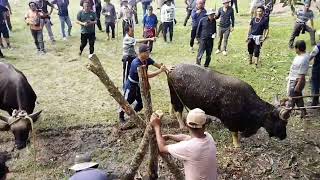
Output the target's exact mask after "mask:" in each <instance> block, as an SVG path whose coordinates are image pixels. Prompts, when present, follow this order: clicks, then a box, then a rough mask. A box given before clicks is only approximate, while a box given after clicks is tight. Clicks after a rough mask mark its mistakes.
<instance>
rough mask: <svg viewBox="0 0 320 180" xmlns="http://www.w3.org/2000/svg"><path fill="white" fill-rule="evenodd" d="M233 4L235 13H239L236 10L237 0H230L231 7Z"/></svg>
mask: <svg viewBox="0 0 320 180" xmlns="http://www.w3.org/2000/svg"><path fill="white" fill-rule="evenodd" d="M233 5H234V9H235V10H236V13H239V11H238V0H231V7H233Z"/></svg>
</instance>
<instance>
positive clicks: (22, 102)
mask: <svg viewBox="0 0 320 180" xmlns="http://www.w3.org/2000/svg"><path fill="white" fill-rule="evenodd" d="M36 99H37V96H36V94H35V92H34V91H33V89H32V87H31V86H30V84H29V83H28V80H27V78H26V77H25V76H24V74H23V73H22V72H21V71H19V70H17V69H16V68H15V67H13V66H12V65H11V64H7V63H1V62H0V109H2V110H5V111H7V112H8V113H9V114H10V115H11V117H5V116H0V131H8V130H11V131H12V132H13V134H14V137H15V144H16V146H17V148H18V149H22V148H24V147H26V143H27V140H28V137H29V132H30V130H32V127H33V126H32V125H33V122H34V121H36V120H37V119H38V117H39V115H40V113H41V111H40V112H37V113H34V114H31V113H32V112H33V110H34V107H35V102H36Z"/></svg>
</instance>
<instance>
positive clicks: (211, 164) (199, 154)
mask: <svg viewBox="0 0 320 180" xmlns="http://www.w3.org/2000/svg"><path fill="white" fill-rule="evenodd" d="M205 135H206V137H205V138H192V139H190V140H187V141H181V142H179V143H176V144H171V145H168V151H169V153H170V154H171V155H172V156H173V157H175V158H178V159H180V160H183V165H184V172H185V179H186V180H200V179H201V180H216V179H217V178H218V177H217V158H216V153H217V148H216V145H215V142H214V140H213V138H212V136H211V135H210V134H209V133H207V132H205Z"/></svg>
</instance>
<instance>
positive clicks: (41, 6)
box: [37, 0, 56, 43]
mask: <svg viewBox="0 0 320 180" xmlns="http://www.w3.org/2000/svg"><path fill="white" fill-rule="evenodd" d="M48 6H50V12H49V11H48ZM37 8H38V10H40V11H41V13H42V16H41V18H42V19H43V23H44V26H45V27H46V29H47V31H48V35H49V38H50V40H51V42H52V43H54V42H55V41H56V40H55V39H54V35H53V32H52V22H51V17H50V15H51V14H52V12H53V8H54V6H53V4H51V3H50V2H49V1H48V0H37Z"/></svg>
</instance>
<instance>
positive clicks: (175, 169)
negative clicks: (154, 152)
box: [160, 154, 184, 180]
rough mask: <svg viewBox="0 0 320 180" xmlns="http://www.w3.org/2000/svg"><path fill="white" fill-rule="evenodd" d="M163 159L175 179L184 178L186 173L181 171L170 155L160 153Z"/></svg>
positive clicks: (181, 179) (180, 179)
mask: <svg viewBox="0 0 320 180" xmlns="http://www.w3.org/2000/svg"><path fill="white" fill-rule="evenodd" d="M160 156H161V157H162V159H163V161H164V162H165V163H166V164H167V167H168V169H169V171H170V172H171V173H172V174H173V176H174V179H175V180H184V175H183V174H182V173H181V170H180V169H179V168H178V167H177V166H176V165H175V163H174V162H173V161H172V158H171V156H170V155H167V154H160Z"/></svg>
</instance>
